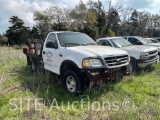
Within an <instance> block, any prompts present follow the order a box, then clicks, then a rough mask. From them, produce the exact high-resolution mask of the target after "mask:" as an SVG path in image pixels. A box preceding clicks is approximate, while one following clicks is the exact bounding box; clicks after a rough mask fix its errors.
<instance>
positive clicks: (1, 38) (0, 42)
mask: <svg viewBox="0 0 160 120" xmlns="http://www.w3.org/2000/svg"><path fill="white" fill-rule="evenodd" d="M7 41H8V39H7V37H5V36H4V35H1V34H0V46H1V45H5V44H7Z"/></svg>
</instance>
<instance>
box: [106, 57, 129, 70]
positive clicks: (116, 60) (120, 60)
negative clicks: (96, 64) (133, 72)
mask: <svg viewBox="0 0 160 120" xmlns="http://www.w3.org/2000/svg"><path fill="white" fill-rule="evenodd" d="M104 60H105V62H106V65H107V66H109V67H114V66H115V67H116V66H120V65H123V64H125V63H127V62H128V55H123V56H112V57H106V58H104Z"/></svg>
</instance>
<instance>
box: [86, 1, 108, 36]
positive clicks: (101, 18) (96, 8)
mask: <svg viewBox="0 0 160 120" xmlns="http://www.w3.org/2000/svg"><path fill="white" fill-rule="evenodd" d="M88 5H89V10H90V11H92V12H94V13H95V15H96V17H97V25H96V26H97V28H98V33H99V36H101V35H102V30H103V28H104V27H105V26H106V14H105V10H104V9H103V5H102V2H101V1H99V0H98V1H97V2H93V1H92V0H90V1H89V2H88Z"/></svg>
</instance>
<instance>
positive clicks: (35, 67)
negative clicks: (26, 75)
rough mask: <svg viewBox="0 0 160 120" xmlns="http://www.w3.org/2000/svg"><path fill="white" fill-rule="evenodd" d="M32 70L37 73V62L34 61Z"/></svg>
mask: <svg viewBox="0 0 160 120" xmlns="http://www.w3.org/2000/svg"><path fill="white" fill-rule="evenodd" d="M31 69H32V71H33V72H35V71H37V64H36V61H35V60H32V63H31Z"/></svg>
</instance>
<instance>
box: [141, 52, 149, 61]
mask: <svg viewBox="0 0 160 120" xmlns="http://www.w3.org/2000/svg"><path fill="white" fill-rule="evenodd" d="M148 55H149V53H141V56H140V60H147V59H148V57H147V56H148Z"/></svg>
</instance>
